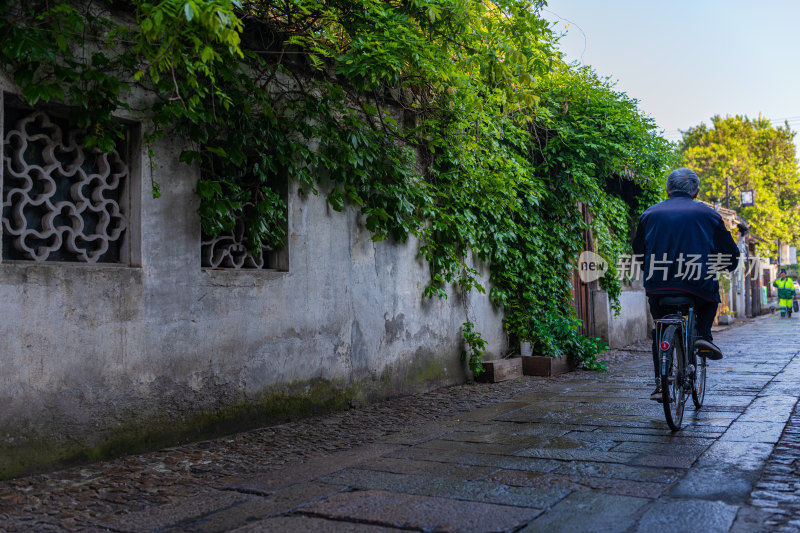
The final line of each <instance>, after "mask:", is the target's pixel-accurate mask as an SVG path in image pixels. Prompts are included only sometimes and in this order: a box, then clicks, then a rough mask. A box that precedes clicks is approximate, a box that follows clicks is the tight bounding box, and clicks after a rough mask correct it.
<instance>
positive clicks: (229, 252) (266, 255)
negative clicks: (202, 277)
mask: <svg viewBox="0 0 800 533" xmlns="http://www.w3.org/2000/svg"><path fill="white" fill-rule="evenodd" d="M251 207H252V204H245V206H244V208H245V209H248V208H251ZM239 215H240V216H238V217H237V219H236V227H234V228H233V229H232V230H231V231H226V232H223V233H222V234H220V235H219V236H218V237H211V236H208V235H205V234H204V235H203V244H202V248H201V251H202V265H203V266H204V267H206V268H232V269H269V270H284V268H282V267H281V260H282V257H281V256H282V254H283V252H282V251H281V250H273V249H272V248H268V247H264V248H263V249H262V251H261V254H260V255H254V254H253V253H252V252H251V251H250V250H249V249H248V248H247V243H246V242H245V238H244V237H245V234H244V224H243V222H242V217H241V213H239Z"/></svg>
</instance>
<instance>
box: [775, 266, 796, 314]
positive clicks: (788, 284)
mask: <svg viewBox="0 0 800 533" xmlns="http://www.w3.org/2000/svg"><path fill="white" fill-rule="evenodd" d="M772 285H773V286H774V287H778V305H779V306H780V308H781V318H783V317H785V316H787V314H788V316H789V318H792V299H793V298H794V282H793V281H792V280H791V278H788V277H786V269H785V268H782V269H781V277H780V278H779V279H776V280H775V281H774V282H773V283H772Z"/></svg>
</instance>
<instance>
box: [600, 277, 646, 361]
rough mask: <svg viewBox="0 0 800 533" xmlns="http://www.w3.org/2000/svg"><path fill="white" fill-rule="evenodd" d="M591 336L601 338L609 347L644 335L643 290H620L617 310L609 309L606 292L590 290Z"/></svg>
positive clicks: (618, 346)
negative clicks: (591, 305)
mask: <svg viewBox="0 0 800 533" xmlns="http://www.w3.org/2000/svg"><path fill="white" fill-rule="evenodd" d="M592 294H593V301H594V323H595V335H597V336H598V337H600V338H601V339H603V340H604V341H605V342H606V343H607V344H608V346H609V347H610V348H622V347H625V346H628V345H630V344H633V343H634V342H638V341H642V340H645V339H647V338H648V336H649V334H650V331H649V330H650V329H651V326H649V325H648V315H649V311H648V307H647V295H646V294H645V291H644V289H624V290H623V291H622V292H621V293H620V298H619V299H620V313H619V315H615V314H614V311H613V310H612V309H611V305H610V302H609V298H608V293H607V292H606V291H604V290H596V291H594V292H593V293H592Z"/></svg>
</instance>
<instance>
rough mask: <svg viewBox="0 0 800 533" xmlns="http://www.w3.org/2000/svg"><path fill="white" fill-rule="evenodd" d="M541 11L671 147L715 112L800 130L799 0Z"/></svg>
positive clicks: (568, 0)
mask: <svg viewBox="0 0 800 533" xmlns="http://www.w3.org/2000/svg"><path fill="white" fill-rule="evenodd" d="M542 14H543V16H544V17H545V18H546V19H547V20H549V21H552V22H553V24H554V26H553V27H554V29H556V31H557V32H558V33H564V36H563V37H562V40H561V45H560V48H561V50H562V51H564V52H565V53H566V56H567V59H568V60H576V61H579V62H581V63H584V64H588V65H592V66H593V67H594V68H595V70H596V71H597V72H598V73H599V74H601V75H604V76H611V77H612V79H614V80H617V86H616V88H617V89H618V90H620V91H624V92H625V93H627V94H628V96H630V97H632V98H635V99H637V100H639V107H640V109H642V110H643V111H644V112H645V113H647V114H648V115H650V116H651V117H652V118H653V119H655V121H656V123H657V125H658V126H659V127H660V128H662V129H663V130H664V131H665V136H666V137H667V138H669V139H670V140H677V139H679V138H680V134H679V132H678V130H686V129H688V128H690V127H692V126H695V125H698V124H700V123H701V122H705V123H706V124H709V122H710V118H711V117H712V116H713V115H715V114H719V115H723V116H724V115H747V116H749V117H752V118H755V117H757V116H758V115H759V113H760V114H761V115H762V116H764V117H766V118H768V119H770V120H775V121H776V124H779V125H781V124H782V123H783V119H786V118H788V119H790V120H789V123H790V126H792V128H793V129H794V130H795V131H800V1H797V0H780V1H779V0H762V1H760V2H753V1H752V0H750V1H748V2H744V1H740V0H724V1H723V0H694V1H690V0H549V1H548V5H547V6H546V7H545V8H544V10H543V12H542ZM798 140H800V139H798V138H795V144H797V143H798Z"/></svg>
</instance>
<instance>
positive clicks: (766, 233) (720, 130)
mask: <svg viewBox="0 0 800 533" xmlns="http://www.w3.org/2000/svg"><path fill="white" fill-rule="evenodd" d="M794 136H795V133H794V132H793V131H792V130H791V129H790V128H789V126H788V125H786V126H783V127H777V128H776V127H774V126H773V125H772V124H770V122H769V121H768V120H766V119H764V118H757V119H749V118H747V117H743V116H734V117H731V116H728V117H724V118H723V117H720V116H714V117H713V118H712V119H711V125H710V126H706V125H705V124H701V125H699V126H696V127H694V128H691V129H689V130H688V131H687V132H685V133H684V135H683V140H682V142H681V152H682V157H683V162H684V164H685V165H686V166H688V167H690V168H692V169H694V170H695V171H696V172H697V173H698V174H699V175H700V198H701V199H703V200H705V201H707V202H711V203H720V204H722V205H725V204H726V190H725V186H726V178H727V183H728V191H727V194H728V201H727V203H728V205H729V206H730V208H732V209H735V210H736V211H737V212H738V213H739V214H740V215H742V216H743V217H744V218H745V219H747V221H748V222H749V223H750V225H751V232H752V233H754V234H755V235H757V236H758V237H760V238H761V239H764V241H763V242H761V243H760V244H759V252H760V253H762V254H764V255H765V256H774V255H775V253H776V250H777V248H776V246H775V241H777V240H781V241H782V242H784V243H797V242H798V241H799V240H800V211H798V204H799V203H800V175H799V174H798V167H797V159H796V157H797V154H796V150H795V145H794ZM746 189H753V190H754V191H755V205H754V206H750V207H746V206H742V205H740V195H739V192H740V191H741V190H746Z"/></svg>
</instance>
